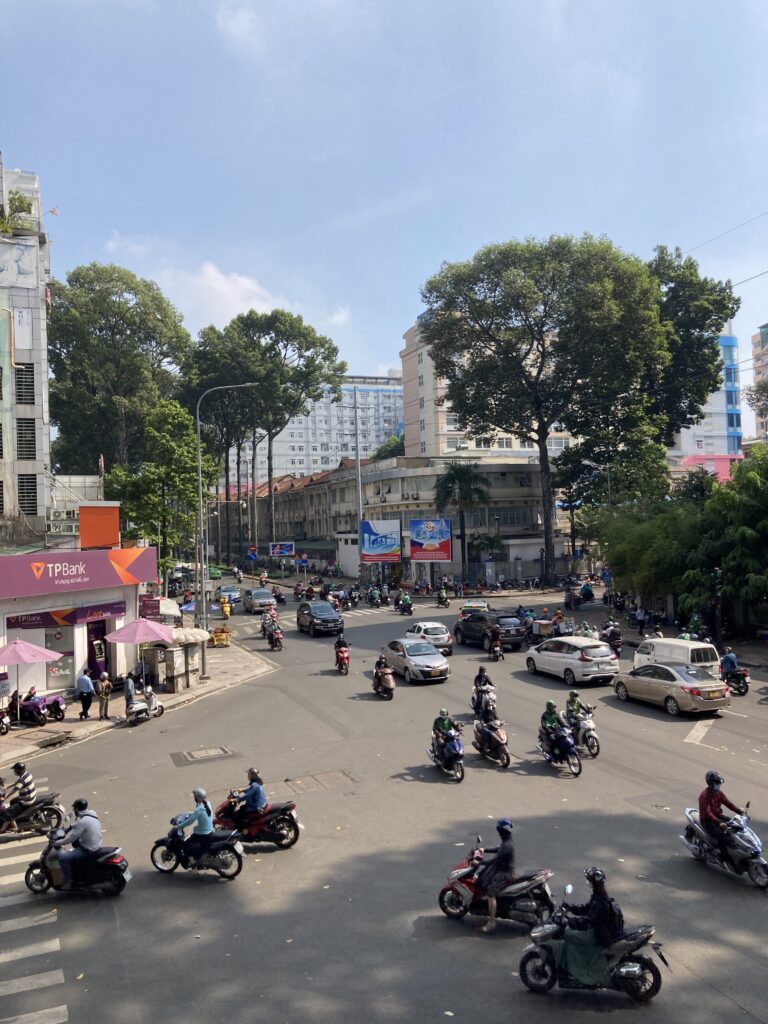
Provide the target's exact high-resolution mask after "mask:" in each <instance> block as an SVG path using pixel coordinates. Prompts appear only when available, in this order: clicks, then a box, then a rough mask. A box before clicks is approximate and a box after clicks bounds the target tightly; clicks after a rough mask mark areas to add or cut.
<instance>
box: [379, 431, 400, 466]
mask: <svg viewBox="0 0 768 1024" xmlns="http://www.w3.org/2000/svg"><path fill="white" fill-rule="evenodd" d="M396 455H405V436H404V435H403V434H399V435H398V434H393V435H392V437H388V438H387V440H386V441H384V442H383V443H382V444H380V445H379V447H378V448H377V449H376V451H375V452H374V453H373V455H372V456H371V459H372V460H373V461H374V462H380V461H381V460H382V459H392V458H394V457H395V456H396Z"/></svg>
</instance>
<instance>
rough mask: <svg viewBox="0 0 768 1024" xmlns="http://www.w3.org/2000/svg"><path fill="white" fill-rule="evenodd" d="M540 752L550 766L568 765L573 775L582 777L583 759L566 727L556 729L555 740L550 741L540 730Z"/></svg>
mask: <svg viewBox="0 0 768 1024" xmlns="http://www.w3.org/2000/svg"><path fill="white" fill-rule="evenodd" d="M538 746H539V750H540V751H541V753H542V754H543V755H544V760H545V761H549V763H550V764H558V765H559V764H563V765H566V766H567V767H568V769H569V771H570V773H571V775H581V758H580V757H579V752H578V750H577V749H576V744H575V743H574V741H573V735H572V733H571V731H570V729H566V728H565V726H562V727H561V728H558V729H555V735H554V738H552V739H551V740H548V738H546V737H545V736H544V731H543V730H539V744H538Z"/></svg>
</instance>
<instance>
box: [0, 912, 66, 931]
mask: <svg viewBox="0 0 768 1024" xmlns="http://www.w3.org/2000/svg"><path fill="white" fill-rule="evenodd" d="M58 919H59V915H58V914H57V913H56V911H55V910H48V911H46V912H45V913H44V914H38V915H36V916H34V915H32V914H30V915H29V916H28V917H14V918H13V920H12V921H0V935H3V934H4V933H5V932H18V931H21V929H22V928H34V927H35V926H36V925H40V924H55V923H56V922H57V921H58Z"/></svg>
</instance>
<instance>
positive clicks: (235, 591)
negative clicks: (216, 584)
mask: <svg viewBox="0 0 768 1024" xmlns="http://www.w3.org/2000/svg"><path fill="white" fill-rule="evenodd" d="M221 592H222V594H239V593H240V587H222V588H221Z"/></svg>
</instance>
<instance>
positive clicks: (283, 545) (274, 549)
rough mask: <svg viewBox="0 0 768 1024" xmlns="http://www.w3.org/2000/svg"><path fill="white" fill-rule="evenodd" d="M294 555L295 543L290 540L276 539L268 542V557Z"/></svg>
mask: <svg viewBox="0 0 768 1024" xmlns="http://www.w3.org/2000/svg"><path fill="white" fill-rule="evenodd" d="M295 555H296V544H295V543H294V541H292V540H277V541H272V542H270V545H269V557H270V558H293V557H295Z"/></svg>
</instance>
